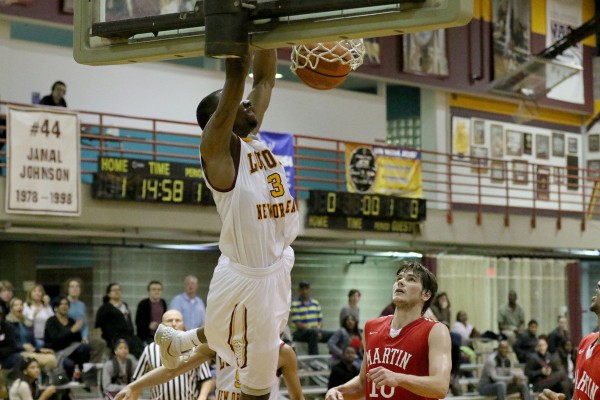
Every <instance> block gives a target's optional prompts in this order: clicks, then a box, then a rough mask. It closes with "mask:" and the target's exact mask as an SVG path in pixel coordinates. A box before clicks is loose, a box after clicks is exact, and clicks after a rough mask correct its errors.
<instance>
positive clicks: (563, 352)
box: [552, 339, 577, 393]
mask: <svg viewBox="0 0 600 400" xmlns="http://www.w3.org/2000/svg"><path fill="white" fill-rule="evenodd" d="M552 357H553V358H552V361H553V363H555V365H560V366H561V367H562V370H563V372H564V373H565V375H567V383H568V385H569V393H573V391H574V390H575V361H576V360H577V349H576V348H574V347H573V341H571V339H567V340H564V341H562V342H561V344H560V347H559V348H558V349H556V353H555V354H554V355H553V356H552Z"/></svg>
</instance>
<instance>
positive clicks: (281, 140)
mask: <svg viewBox="0 0 600 400" xmlns="http://www.w3.org/2000/svg"><path fill="white" fill-rule="evenodd" d="M258 137H259V138H260V140H262V141H263V143H264V144H265V145H267V147H268V148H269V149H270V150H271V152H272V153H273V155H274V156H275V157H277V159H278V160H279V162H280V163H281V164H282V165H283V168H284V169H285V176H286V178H287V181H288V185H289V188H290V193H291V194H292V196H293V197H296V188H295V185H294V178H295V174H294V135H292V134H290V133H274V132H264V131H261V132H260V133H259V134H258Z"/></svg>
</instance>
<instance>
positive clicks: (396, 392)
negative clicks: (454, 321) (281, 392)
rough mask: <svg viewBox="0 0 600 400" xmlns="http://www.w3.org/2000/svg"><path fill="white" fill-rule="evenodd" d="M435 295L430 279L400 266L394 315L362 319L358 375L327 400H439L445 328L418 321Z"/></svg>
mask: <svg viewBox="0 0 600 400" xmlns="http://www.w3.org/2000/svg"><path fill="white" fill-rule="evenodd" d="M436 292H437V281H436V279H435V276H434V275H433V274H432V273H431V272H430V271H429V270H427V269H426V268H425V267H423V266H422V265H421V264H419V263H416V262H403V263H402V265H401V266H400V268H399V269H398V272H397V273H396V281H395V282H394V286H393V303H394V304H395V306H396V310H395V312H394V314H393V315H389V316H385V317H379V318H375V319H372V320H369V321H367V323H366V324H365V329H364V336H363V338H364V342H365V344H364V348H365V355H364V358H363V363H362V367H361V369H360V374H359V375H358V376H357V377H355V378H353V379H351V380H350V381H348V382H346V383H345V384H343V385H341V386H337V387H334V388H331V389H329V391H328V392H327V395H326V400H341V399H346V400H348V399H358V398H368V399H381V400H387V399H392V400H417V399H443V398H444V397H446V394H447V392H448V385H449V383H450V370H451V368H452V357H451V351H450V334H449V333H448V328H446V326H444V325H443V324H442V323H440V322H436V321H433V320H431V319H428V318H424V317H422V315H423V313H424V312H425V310H427V308H428V307H429V304H430V303H431V300H432V299H433V298H434V297H435V294H436Z"/></svg>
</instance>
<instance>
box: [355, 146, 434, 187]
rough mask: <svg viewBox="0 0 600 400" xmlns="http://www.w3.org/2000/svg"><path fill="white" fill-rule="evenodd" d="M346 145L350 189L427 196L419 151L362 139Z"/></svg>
mask: <svg viewBox="0 0 600 400" xmlns="http://www.w3.org/2000/svg"><path fill="white" fill-rule="evenodd" d="M344 145H345V148H346V185H347V186H348V191H349V192H358V193H381V194H386V195H393V196H401V197H412V198H422V197H423V187H422V177H421V153H420V152H419V151H416V150H407V149H399V148H393V147H383V146H371V145H364V144H358V143H344Z"/></svg>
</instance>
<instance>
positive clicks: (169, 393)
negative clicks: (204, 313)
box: [133, 310, 214, 399]
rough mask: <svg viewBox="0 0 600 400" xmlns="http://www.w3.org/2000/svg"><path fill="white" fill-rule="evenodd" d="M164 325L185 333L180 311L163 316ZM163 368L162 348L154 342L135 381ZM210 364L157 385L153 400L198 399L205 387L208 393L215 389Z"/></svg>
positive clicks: (141, 364) (146, 351) (147, 350)
mask: <svg viewBox="0 0 600 400" xmlns="http://www.w3.org/2000/svg"><path fill="white" fill-rule="evenodd" d="M161 318H162V323H163V324H165V325H167V326H170V327H171V328H173V329H176V330H178V331H183V316H182V315H181V312H179V310H168V311H167V312H165V313H164V314H163V315H162V316H161ZM161 366H162V362H161V360H160V347H158V345H157V344H156V343H154V342H152V343H150V344H149V345H147V346H146V347H145V348H144V351H143V352H142V356H141V357H140V360H139V362H138V365H137V367H136V368H135V372H134V373H133V380H134V381H136V380H138V379H140V378H142V376H143V375H145V374H147V373H148V372H150V371H154V370H156V369H158V368H160V367H161ZM211 379H212V376H211V371H210V363H209V362H205V363H202V364H199V365H197V366H196V368H193V369H192V370H190V371H187V372H185V373H183V374H180V375H177V376H176V377H175V378H174V379H171V380H169V381H168V382H166V383H163V384H162V385H156V386H154V387H153V388H152V398H153V399H186V398H192V399H198V398H199V396H200V394H201V391H202V388H203V387H204V385H205V384H206V385H209V386H208V390H207V391H208V393H210V392H211V391H212V389H213V388H214V382H212V381H211ZM205 397H206V396H205Z"/></svg>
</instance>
